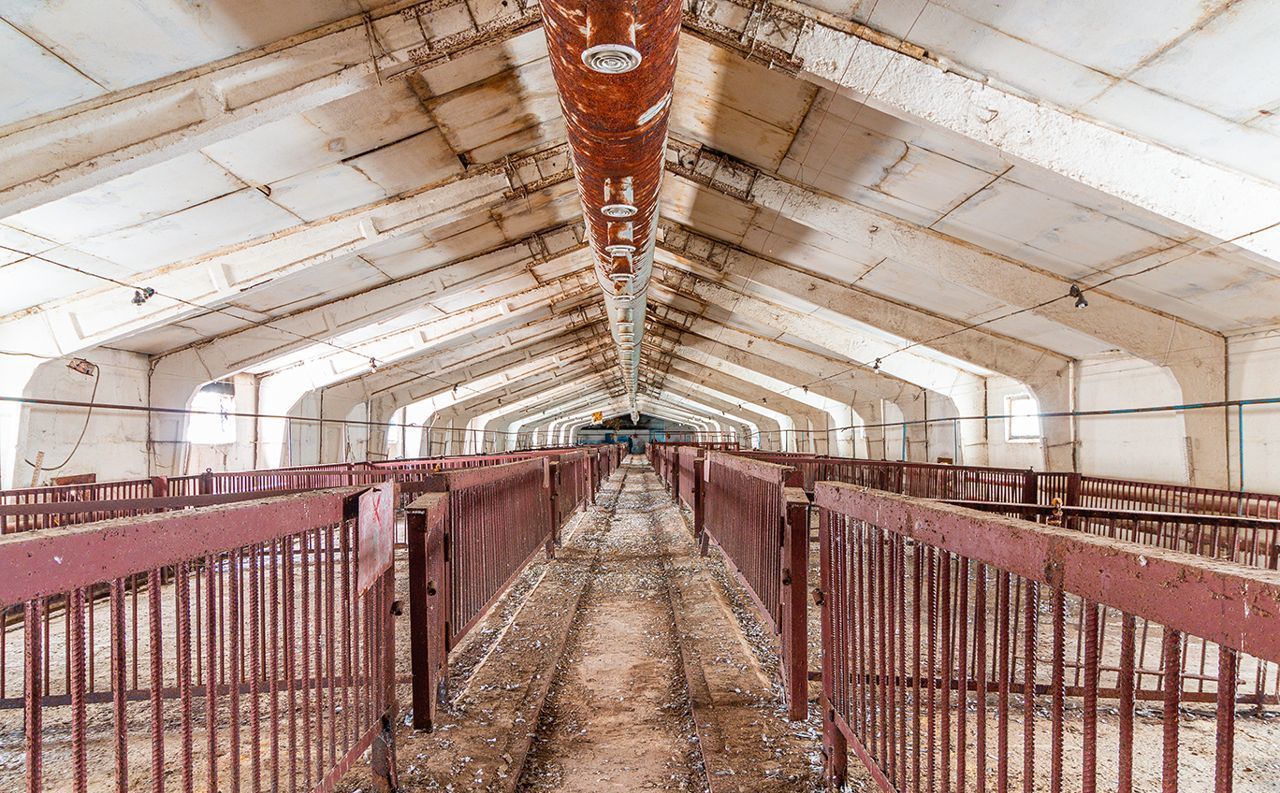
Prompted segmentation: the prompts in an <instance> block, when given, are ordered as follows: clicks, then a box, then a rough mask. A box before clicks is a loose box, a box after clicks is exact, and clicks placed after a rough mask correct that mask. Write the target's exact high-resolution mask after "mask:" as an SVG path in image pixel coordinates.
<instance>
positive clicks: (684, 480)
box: [676, 446, 704, 509]
mask: <svg viewBox="0 0 1280 793" xmlns="http://www.w3.org/2000/svg"><path fill="white" fill-rule="evenodd" d="M703 459H704V453H703V451H702V450H701V449H699V448H697V447H694V446H681V447H680V449H679V451H678V452H677V453H676V494H677V496H678V498H679V500H680V503H682V504H684V505H685V506H686V507H688V508H689V509H694V508H695V507H696V506H697V500H696V499H697V494H696V492H695V490H696V485H697V482H696V478H697V477H699V476H701V475H702V461H703Z"/></svg>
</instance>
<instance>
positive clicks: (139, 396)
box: [4, 348, 149, 487]
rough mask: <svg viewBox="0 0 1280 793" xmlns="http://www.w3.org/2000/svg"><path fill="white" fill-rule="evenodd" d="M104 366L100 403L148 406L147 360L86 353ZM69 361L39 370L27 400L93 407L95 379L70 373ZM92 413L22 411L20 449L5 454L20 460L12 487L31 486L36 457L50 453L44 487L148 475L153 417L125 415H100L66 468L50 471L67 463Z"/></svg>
mask: <svg viewBox="0 0 1280 793" xmlns="http://www.w3.org/2000/svg"><path fill="white" fill-rule="evenodd" d="M78 357H81V358H84V359H86V360H88V361H91V362H92V363H95V364H97V365H98V376H99V382H98V390H97V394H96V396H94V397H93V399H94V402H97V403H111V404H119V405H137V406H139V407H141V406H145V405H146V404H147V398H148V383H147V376H148V372H149V366H148V360H147V357H146V356H145V355H138V354H137V353H131V352H123V351H120V350H112V349H107V348H99V349H94V350H90V351H88V352H85V353H81V354H80V355H79V356H78ZM68 360H69V359H66V358H59V359H57V360H54V361H49V362H47V363H44V364H42V365H41V366H39V367H38V368H37V369H36V370H35V372H34V374H33V375H32V377H31V380H30V381H29V382H28V383H27V386H26V388H25V390H24V395H25V396H28V397H37V398H43V399H59V400H66V401H72V402H87V401H89V398H90V396H91V395H92V394H93V377H89V376H86V375H83V374H80V373H79V372H75V371H72V370H71V369H68V368H67V361H68ZM85 415H86V411H85V410H83V409H81V408H59V407H43V406H27V407H24V408H23V409H22V410H21V412H20V417H19V421H18V430H17V439H16V440H17V443H16V444H15V446H16V448H11V447H8V446H6V448H5V450H4V451H5V454H7V455H13V456H14V467H13V474H12V479H11V480H10V481H6V482H5V486H6V487H13V486H18V487H26V486H28V485H30V484H31V473H32V469H31V466H29V465H27V464H25V463H24V462H23V459H24V458H25V459H30V460H32V461H33V462H34V461H35V459H36V454H38V453H39V452H40V451H43V452H44V466H45V470H44V471H43V472H42V473H41V474H40V477H39V482H41V483H43V482H45V481H47V480H48V479H49V477H51V476H68V475H71V474H89V473H92V474H97V476H98V479H100V480H105V479H133V478H137V477H144V476H148V475H149V472H148V460H147V440H148V420H147V414H146V413H142V412H125V411H119V410H111V411H109V410H95V411H93V413H92V415H91V416H90V417H89V424H88V428H87V429H86V430H85V434H84V441H83V443H81V444H80V447H79V449H77V450H76V452H75V454H74V455H72V457H71V459H70V461H69V462H67V464H66V465H65V466H63V467H62V468H61V469H59V470H57V471H50V470H48V469H49V467H51V466H55V465H59V464H60V463H62V462H63V461H64V460H66V459H67V455H68V454H70V453H71V450H72V448H73V447H75V443H76V438H77V437H78V436H79V435H80V430H81V428H82V427H84V426H85Z"/></svg>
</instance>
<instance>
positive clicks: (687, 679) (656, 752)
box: [343, 457, 822, 791]
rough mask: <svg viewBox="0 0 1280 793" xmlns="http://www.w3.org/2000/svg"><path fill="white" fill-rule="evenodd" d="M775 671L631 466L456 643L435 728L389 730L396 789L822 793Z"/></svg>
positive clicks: (638, 462) (651, 482) (647, 481)
mask: <svg viewBox="0 0 1280 793" xmlns="http://www.w3.org/2000/svg"><path fill="white" fill-rule="evenodd" d="M405 622H407V621H405ZM776 664H777V657H776V639H775V637H774V636H773V635H772V633H771V631H769V630H768V629H767V628H766V627H764V626H763V625H761V624H760V623H759V621H758V620H757V619H756V617H755V616H754V614H753V613H752V611H751V610H750V608H749V606H748V600H747V598H746V595H745V593H743V592H742V591H741V590H740V589H739V588H738V585H737V583H736V582H735V581H733V580H732V579H731V578H730V577H729V576H727V575H726V573H725V570H724V567H723V564H722V563H721V562H720V561H719V560H718V559H717V558H715V555H714V554H713V555H712V557H711V558H706V559H704V558H701V557H699V555H698V552H697V547H696V546H695V544H694V541H693V537H692V533H691V531H690V529H689V524H688V521H687V518H686V517H685V516H684V515H682V514H681V512H680V511H679V510H678V508H677V507H676V506H675V505H674V504H673V503H672V501H671V498H670V496H669V495H668V494H667V493H666V492H665V491H664V490H663V488H662V485H661V483H660V482H659V481H658V480H657V478H656V477H655V476H654V474H653V472H652V471H651V470H650V468H649V466H648V465H647V464H646V463H645V462H644V461H643V459H642V458H639V457H632V458H629V460H628V461H627V463H626V464H624V466H623V467H622V468H621V469H620V470H619V471H617V472H616V473H615V474H614V476H613V478H612V480H611V481H609V482H607V483H605V485H604V488H603V491H602V492H601V493H600V495H599V496H598V497H597V503H596V504H595V505H594V506H592V507H589V508H588V509H587V510H585V511H584V512H583V513H581V514H580V515H579V516H577V517H576V518H575V519H574V520H573V521H572V523H571V525H570V526H569V527H568V530H567V531H566V534H565V537H564V541H563V545H562V547H561V548H560V550H559V551H558V553H557V558H556V560H554V561H550V562H548V561H544V560H540V561H538V562H536V563H535V564H534V565H532V566H531V567H530V569H529V570H528V571H526V573H525V574H524V575H523V576H522V577H521V578H520V579H519V580H518V581H517V583H516V584H515V586H514V587H513V589H512V591H511V592H510V593H509V594H508V595H507V596H506V597H504V598H503V599H502V600H501V601H500V602H499V604H498V605H497V607H496V608H495V609H494V612H493V614H491V615H490V616H489V617H488V618H486V619H485V620H484V621H483V622H482V623H481V624H480V626H478V628H477V629H476V630H475V631H473V632H472V634H471V636H470V637H469V638H468V639H467V640H466V641H465V642H464V644H463V645H462V646H461V647H459V648H457V650H456V651H455V653H454V655H453V656H452V657H451V665H452V668H451V674H450V678H451V679H450V686H451V690H452V692H453V693H452V695H451V702H450V705H449V707H448V708H447V709H446V710H445V713H444V715H443V722H444V723H443V724H441V725H440V726H439V728H438V729H436V730H435V731H434V732H432V733H420V732H414V731H413V730H411V729H409V728H408V727H402V729H401V730H400V733H399V735H398V747H397V755H398V757H399V768H400V783H401V785H402V786H403V788H404V790H406V791H420V790H421V791H429V790H445V791H461V790H522V791H552V790H557V791H559V790H564V791H601V790H626V791H634V790H664V791H665V790H673V791H679V790H688V791H701V790H712V789H714V790H716V791H739V790H740V791H806V790H820V789H821V772H822V769H821V755H820V740H819V732H818V727H817V725H818V722H817V719H816V715H815V717H813V718H811V719H810V720H809V721H807V722H791V721H788V720H787V718H786V714H785V712H784V710H783V707H782V698H781V691H780V688H779V687H778V686H777V685H776V683H775V680H776V677H777V676H776V671H777V670H776ZM401 697H402V701H404V702H407V701H408V700H409V691H408V687H407V686H402V689H401ZM343 787H344V788H346V789H348V790H356V789H361V788H363V789H365V790H368V789H369V787H368V778H367V776H365V775H364V774H363V773H362V772H361V771H359V770H357V771H356V772H354V773H353V774H352V775H351V776H349V777H348V779H347V780H345V781H344V785H343Z"/></svg>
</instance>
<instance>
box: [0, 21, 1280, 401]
mask: <svg viewBox="0 0 1280 793" xmlns="http://www.w3.org/2000/svg"><path fill="white" fill-rule="evenodd" d="M735 2H736V0H734V2H730V1H729V0H725V2H722V3H718V4H716V6H715V8H714V9H713V10H707V6H706V4H703V5H702V6H699V7H698V8H692V7H690V8H689V9H687V11H686V29H685V33H684V34H683V35H682V38H681V43H680V51H679V71H678V74H677V80H676V89H675V97H674V101H673V106H672V115H671V129H670V132H671V142H670V150H669V158H668V171H667V174H666V178H665V182H664V187H663V193H662V199H661V207H660V210H661V217H662V227H661V230H660V236H659V252H658V260H659V267H658V273H657V275H656V276H655V279H656V280H655V284H656V286H655V295H654V297H653V300H654V301H655V305H656V309H655V313H656V314H657V317H658V318H660V321H661V327H662V335H661V336H660V337H659V339H658V340H657V341H656V342H655V343H653V344H651V345H649V347H648V348H647V349H646V353H645V356H646V362H647V364H646V365H647V366H648V367H650V369H651V370H652V372H651V375H652V373H653V372H659V373H665V372H668V371H682V370H689V369H693V368H697V367H698V366H700V365H702V364H705V361H702V360H701V359H699V358H698V356H693V357H692V358H690V357H689V356H688V354H687V350H686V354H685V355H683V356H682V355H681V353H680V352H679V350H680V349H681V348H682V347H687V345H688V343H689V342H688V341H682V335H688V336H689V338H690V340H693V339H694V338H695V337H696V338H697V339H702V340H703V342H705V343H707V344H714V343H720V342H724V343H727V344H729V345H730V346H733V345H734V344H735V343H736V342H735V341H733V340H734V339H739V340H740V339H741V338H742V337H741V334H750V335H751V336H753V337H756V338H759V339H762V340H768V341H770V342H771V343H776V344H779V345H788V346H789V347H790V348H791V349H792V350H794V351H795V355H796V356H797V360H802V359H804V356H806V355H810V356H812V355H820V356H830V358H831V359H832V360H834V361H836V362H843V363H844V364H846V366H847V367H848V368H850V369H858V370H859V371H863V372H864V373H865V372H872V368H871V367H869V366H868V365H869V364H870V363H871V361H872V360H873V359H880V358H886V359H887V358H889V357H890V356H892V357H893V359H894V363H895V364H896V365H894V366H890V365H888V364H886V365H885V366H884V367H883V369H884V371H878V370H877V371H874V372H872V373H870V374H867V375H866V376H868V377H872V378H889V379H895V378H896V379H895V380H894V381H895V382H898V383H900V384H908V385H909V386H910V387H913V388H926V389H936V388H940V387H941V386H940V385H939V383H941V382H943V381H947V382H966V381H967V380H966V378H983V377H987V376H989V375H992V374H1007V375H1010V376H1014V377H1015V378H1017V379H1025V378H1026V377H1028V376H1029V375H1028V373H1029V372H1030V371H1031V370H1032V369H1033V368H1034V367H1035V366H1041V365H1047V366H1050V367H1051V368H1052V367H1058V366H1060V365H1061V363H1062V362H1063V361H1067V360H1070V359H1077V358H1082V357H1087V356H1091V355H1096V354H1100V353H1104V352H1108V351H1112V350H1120V351H1122V352H1126V353H1129V354H1132V355H1135V356H1137V357H1140V358H1145V359H1147V360H1152V361H1155V362H1157V363H1162V364H1163V363H1169V361H1167V360H1163V359H1162V358H1161V356H1168V355H1170V354H1172V353H1170V350H1171V349H1173V344H1172V339H1173V338H1174V336H1175V335H1176V336H1177V337H1178V339H1179V344H1178V345H1177V350H1191V351H1193V352H1194V353H1195V354H1197V355H1204V356H1206V357H1212V356H1213V355H1214V354H1215V352H1214V351H1215V350H1218V349H1220V348H1221V345H1223V344H1224V339H1225V338H1227V337H1230V336H1233V335H1238V334H1243V333H1249V332H1255V331H1259V330H1263V329H1272V328H1276V327H1277V326H1280V309H1278V308H1277V306H1280V244H1275V240H1276V239H1277V238H1280V235H1277V233H1276V229H1275V228H1274V227H1273V226H1268V224H1267V222H1266V221H1267V218H1270V222H1271V224H1274V223H1276V222H1280V123H1277V122H1276V120H1275V119H1276V117H1277V115H1276V114H1280V83H1277V81H1275V80H1269V79H1265V76H1266V75H1270V74H1274V73H1275V72H1276V71H1277V69H1278V68H1280V49H1277V48H1276V47H1274V46H1273V42H1274V41H1275V40H1276V39H1277V37H1280V6H1277V5H1276V4H1275V3H1268V2H1266V1H1265V0H1236V1H1235V2H1227V1H1220V2H1212V3H1207V2H1204V1H1203V0H1161V1H1160V2H1156V0H1137V1H1136V2H1131V3H1124V4H1119V5H1117V4H1115V3H1102V2H1095V1H1094V0H1089V1H1087V2H1077V3H1072V4H1063V3H1060V2H1055V0H1034V1H1032V2H1022V3H1007V2H994V0H932V1H930V2H924V0H874V1H873V0H830V1H828V0H811V3H810V5H807V6H806V5H785V6H784V5H781V4H778V5H774V4H770V3H766V4H765V6H764V7H763V12H762V16H761V17H760V18H761V19H763V20H764V22H762V23H760V24H759V25H757V26H756V27H754V28H751V29H750V31H749V33H750V35H747V33H741V34H740V35H739V34H738V33H735V27H734V26H735V25H746V24H747V22H746V21H745V20H746V18H747V15H746V6H740V5H736V4H735ZM779 3H781V0H779ZM757 5H759V4H757ZM734 9H737V10H738V12H736V15H735V12H734ZM735 20H736V21H735ZM765 23H768V24H765ZM842 37H843V38H842ZM744 42H746V44H744ZM815 42H818V43H815ZM823 42H825V43H823ZM748 44H749V45H750V46H747V45H748ZM818 44H822V46H824V47H826V48H827V49H826V50H824V52H825V53H826V55H827V56H828V57H827V60H826V61H821V59H819V58H817V57H816V56H814V55H813V54H812V53H813V52H815V51H817V49H816V48H817V47H818ZM869 57H878V58H881V59H882V60H883V63H884V64H885V66H884V68H883V70H881V71H880V72H879V77H876V75H875V74H874V73H872V74H870V75H868V74H866V73H865V72H864V70H862V69H861V64H862V59H864V58H869ZM771 67H772V68H771ZM854 71H857V72H858V73H857V74H853V72H854ZM912 80H916V81H917V82H918V85H917V86H916V87H917V89H918V90H917V91H916V92H915V93H914V94H912V93H911V92H910V88H911V85H910V83H911V81H912ZM937 80H940V81H943V82H940V83H937V85H938V86H941V88H939V89H938V90H937V91H934V90H932V89H930V86H933V85H934V84H935V83H934V82H931V81H937ZM858 81H861V82H860V83H859V82H858ZM868 83H869V84H868ZM859 86H861V87H862V88H863V89H865V90H863V91H861V92H859V91H858V90H855V89H857V88H858V87H859ZM926 89H930V90H926ZM943 89H945V92H943ZM904 97H906V98H904ZM979 100H980V101H979ZM1027 100H1030V105H1028V101H1027ZM966 103H969V104H966ZM982 103H985V104H982ZM1028 107H1030V108H1031V109H1030V110H1028V109H1027V108H1028ZM983 108H986V109H985V110H984V109H983ZM1015 111H1016V112H1015ZM1024 111H1025V112H1034V113H1037V114H1039V115H1037V116H1035V118H1038V119H1040V120H1041V122H1042V123H1043V126H1041V127H1036V128H1026V127H1025V125H1024V126H1023V127H1022V128H1018V127H1017V126H1016V125H1017V124H1022V123H1023V117H1022V116H1018V115H1016V113H1021V112H1024ZM1002 113H1003V114H1004V115H1002ZM961 116H964V117H963V118H962V117H961ZM1027 117H1028V118H1030V116H1027ZM975 119H976V121H975ZM0 125H3V126H0V174H2V175H0V337H3V338H4V340H5V343H4V344H3V347H4V348H5V349H15V348H20V349H23V350H24V351H27V352H31V353H34V354H37V355H67V354H71V353H74V352H77V351H79V350H84V349H88V348H91V347H94V346H98V345H107V346H111V347H115V348H119V349H124V350H130V351H134V352H138V353H142V354H146V355H149V356H154V359H155V362H156V364H157V368H158V370H164V368H165V365H166V362H168V363H170V364H172V365H173V366H177V365H178V364H179V363H181V365H182V366H195V364H194V363H193V362H194V361H196V360H197V359H198V360H199V362H200V363H199V368H200V369H201V371H202V373H203V375H205V376H207V377H208V378H216V377H223V376H226V375H227V374H230V373H234V372H249V373H252V374H256V375H259V376H263V377H266V376H271V375H272V374H275V373H279V372H282V371H286V370H290V369H296V368H297V367H311V368H313V369H316V370H317V372H318V371H319V369H324V372H323V374H322V375H321V374H317V375H316V382H317V383H319V384H321V385H323V386H324V387H331V386H334V385H338V384H341V383H344V382H353V381H355V380H357V379H360V378H364V377H367V376H370V375H371V374H373V372H372V371H371V370H375V369H376V370H378V373H379V374H381V375H383V376H384V377H385V376H386V372H387V367H388V366H392V367H393V369H394V368H396V367H398V368H399V371H400V373H401V374H402V375H403V379H404V380H405V381H406V382H408V383H412V382H413V381H415V380H422V381H423V382H424V383H426V382H431V378H433V377H439V375H438V374H434V373H433V372H437V371H438V370H439V367H435V368H433V363H432V361H433V356H435V355H436V354H437V353H438V352H439V351H442V350H449V349H454V348H457V347H459V345H462V344H464V343H467V344H490V345H494V346H495V347H500V346H501V344H502V343H504V342H502V340H506V341H507V342H509V343H516V342H519V343H523V342H524V341H528V340H539V341H542V340H547V339H556V338H560V339H563V340H569V341H570V342H572V343H574V344H581V345H587V343H588V342H586V341H585V340H584V339H583V337H582V336H581V333H582V329H583V328H588V329H592V328H594V331H592V332H595V333H598V334H604V333H605V331H603V330H600V327H599V324H598V323H599V319H600V316H599V312H598V308H599V307H598V306H597V305H596V303H597V302H598V295H596V294H595V293H593V292H592V288H593V281H592V275H591V271H590V267H591V262H590V258H589V255H588V254H587V253H586V252H584V242H583V231H582V226H581V207H580V205H579V201H578V195H577V193H576V191H575V188H574V184H573V181H572V171H571V164H570V162H569V155H568V151H567V148H566V146H565V140H564V139H565V129H564V123H563V120H562V119H561V116H560V105H559V101H558V98H557V95H556V90H555V85H554V83H553V81H552V78H551V72H550V68H549V66H548V60H547V57H546V46H545V42H544V39H543V34H542V31H541V30H540V29H539V28H538V26H537V7H536V5H533V6H525V5H522V4H521V3H520V2H518V0H511V2H507V0H493V1H492V2H490V0H456V2H451V1H450V0H443V1H442V2H433V3H430V4H423V5H415V4H413V3H407V2H393V3H375V2H368V1H367V0H365V1H362V2H358V1H357V0H324V1H322V2H312V1H308V2H301V0H277V1H276V2H270V3H267V2H262V1H261V0H214V1H213V2H210V3H205V4H201V5H199V6H192V5H190V4H188V3H183V2H176V0H173V1H172V2H154V0H152V1H150V2H144V0H106V1H105V2H101V3H95V4H92V8H88V7H84V6H82V5H77V6H75V7H72V6H71V5H69V4H31V3H23V2H17V0H14V1H12V2H9V1H7V0H0ZM979 127H980V129H979ZM1059 139H1061V141H1067V142H1068V143H1070V142H1073V141H1081V142H1082V143H1081V145H1080V146H1078V147H1073V146H1068V145H1065V144H1062V143H1061V142H1060V140H1059ZM1086 144H1087V145H1086ZM1135 147H1136V148H1135ZM1135 152H1136V153H1137V154H1139V155H1141V158H1140V162H1138V163H1135V162H1134V161H1133V160H1134V153H1135ZM1165 163H1171V164H1172V167H1173V176H1174V177H1178V178H1179V179H1180V181H1179V185H1181V186H1180V187H1179V188H1178V189H1179V190H1182V191H1186V192H1185V194H1188V195H1191V194H1194V195H1200V196H1203V200H1198V201H1194V202H1191V201H1182V202H1180V203H1175V202H1174V199H1175V198H1180V196H1182V195H1183V194H1184V193H1178V194H1177V195H1175V194H1173V193H1172V192H1171V191H1170V190H1167V189H1165V188H1164V187H1163V185H1164V183H1163V182H1162V181H1161V179H1164V178H1166V177H1169V176H1170V173H1169V168H1166V167H1164V166H1163V164H1165ZM1144 164H1145V167H1146V170H1145V171H1143V170H1141V169H1140V168H1139V166H1140V165H1144ZM1223 185H1235V186H1237V187H1238V190H1232V191H1223V190H1222V189H1221V188H1222V186H1223ZM1259 197H1261V200H1260V199H1259ZM1246 200H1247V206H1245V209H1247V212H1244V210H1241V211H1239V212H1238V211H1236V210H1237V204H1236V203H1235V202H1237V201H1240V202H1243V201H1246ZM1268 202H1269V203H1268ZM1242 213H1244V214H1247V215H1248V217H1247V218H1241V217H1240V215H1241V214H1242ZM1235 219H1239V220H1240V222H1241V223H1244V222H1245V221H1246V220H1247V224H1246V226H1242V227H1241V228H1243V229H1244V230H1245V232H1243V233H1240V234H1236V233H1234V231H1232V229H1233V228H1235V227H1233V226H1231V225H1230V224H1231V223H1232V222H1235ZM1255 231H1256V232H1257V233H1252V232H1255ZM1228 237H1229V238H1230V239H1231V241H1227V239H1228ZM797 284H805V286H804V288H803V289H801V288H798V287H797V286H796V285H797ZM1073 284H1077V285H1079V286H1081V287H1083V288H1085V289H1086V293H1087V295H1088V297H1089V301H1090V307H1089V308H1088V309H1087V310H1085V311H1075V310H1074V309H1072V308H1071V305H1070V301H1066V300H1064V299H1063V298H1064V297H1065V295H1066V294H1067V292H1068V289H1069V288H1070V287H1071V285H1073ZM142 288H151V289H155V290H156V292H157V294H156V295H155V296H154V297H151V298H150V299H149V300H146V301H145V302H142V303H141V304H135V303H134V302H133V301H132V298H133V296H134V293H135V290H136V289H142ZM654 321H655V323H658V322H659V319H655V320H654ZM804 323H809V324H810V327H811V328H824V329H829V330H827V331H824V332H826V333H829V334H835V335H836V336H838V337H839V339H840V341H841V343H840V344H834V345H833V344H820V343H819V342H821V341H824V338H823V337H821V336H820V334H816V333H799V332H798V330H799V329H803V328H804ZM972 325H980V327H977V328H968V326H972ZM695 326H696V329H695ZM573 333H578V334H579V335H577V336H573V335H569V334H573ZM530 343H533V342H532V341H530ZM904 347H910V349H909V350H903V351H901V352H898V350H899V349H901V348H904ZM877 351H879V352H877ZM597 359H598V360H597ZM585 360H588V361H591V363H590V364H589V365H590V366H596V367H598V370H599V371H598V374H599V375H600V376H601V379H600V380H599V381H598V382H597V381H592V382H593V384H592V385H591V386H590V387H591V388H598V389H601V392H600V393H601V394H602V398H603V395H604V394H605V393H606V390H607V387H608V386H607V384H608V383H610V382H612V380H613V377H614V375H615V374H616V373H614V372H612V371H611V367H613V368H616V363H615V362H612V359H610V358H609V357H608V356H605V355H599V356H595V357H592V358H587V359H585ZM1018 362H1020V363H1018ZM1046 362H1047V363H1046ZM673 364H674V366H673ZM734 365H735V366H738V365H741V364H740V363H738V364H734ZM796 368H797V369H798V370H799V371H803V367H796ZM726 377H727V375H721V378H720V379H721V384H722V385H723V381H724V379H725V378H726ZM642 379H645V378H643V377H642ZM645 381H646V382H648V383H649V384H650V386H649V387H650V389H651V391H652V393H651V394H650V396H651V397H652V398H653V399H655V400H657V399H658V398H660V397H661V394H662V392H663V389H664V387H665V386H664V384H663V383H664V376H662V375H661V374H659V375H657V376H650V377H648V378H647V379H646V380H645ZM401 385H403V383H401ZM406 387H407V386H406ZM753 387H754V386H753ZM878 387H883V383H880V385H879V386H878ZM429 390H430V389H421V392H423V393H425V392H426V391H429ZM673 393H674V392H673ZM744 393H745V391H744ZM709 400H710V398H709ZM668 409H670V410H674V409H675V408H674V407H670V406H669V407H668ZM680 415H683V414H680Z"/></svg>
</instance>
